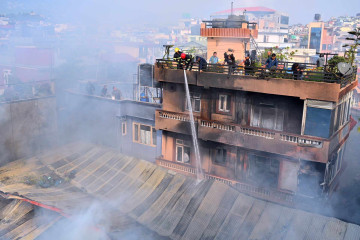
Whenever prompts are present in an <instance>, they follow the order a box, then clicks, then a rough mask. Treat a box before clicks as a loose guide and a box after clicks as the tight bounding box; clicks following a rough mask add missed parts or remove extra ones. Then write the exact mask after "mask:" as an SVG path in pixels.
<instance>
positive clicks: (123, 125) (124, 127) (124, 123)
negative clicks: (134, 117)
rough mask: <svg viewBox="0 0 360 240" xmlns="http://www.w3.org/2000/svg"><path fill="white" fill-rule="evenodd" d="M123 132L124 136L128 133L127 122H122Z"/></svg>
mask: <svg viewBox="0 0 360 240" xmlns="http://www.w3.org/2000/svg"><path fill="white" fill-rule="evenodd" d="M121 133H122V135H123V136H125V135H126V122H122V123H121Z"/></svg>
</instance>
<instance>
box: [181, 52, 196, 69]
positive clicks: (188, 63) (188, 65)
mask: <svg viewBox="0 0 360 240" xmlns="http://www.w3.org/2000/svg"><path fill="white" fill-rule="evenodd" d="M181 61H182V68H183V69H184V67H185V70H188V69H189V70H190V71H191V69H192V65H193V57H192V56H191V55H190V54H185V53H182V54H181Z"/></svg>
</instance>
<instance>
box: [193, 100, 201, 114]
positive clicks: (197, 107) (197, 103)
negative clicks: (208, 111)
mask: <svg viewBox="0 0 360 240" xmlns="http://www.w3.org/2000/svg"><path fill="white" fill-rule="evenodd" d="M193 110H194V112H200V99H194V109H193Z"/></svg>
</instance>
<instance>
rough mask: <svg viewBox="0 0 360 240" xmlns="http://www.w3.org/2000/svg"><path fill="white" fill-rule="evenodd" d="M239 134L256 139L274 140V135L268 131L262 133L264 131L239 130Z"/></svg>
mask: <svg viewBox="0 0 360 240" xmlns="http://www.w3.org/2000/svg"><path fill="white" fill-rule="evenodd" d="M239 132H241V133H243V134H245V135H251V136H257V137H263V138H266V139H274V138H275V133H274V132H270V131H264V130H259V129H254V128H244V127H242V128H240V131H239Z"/></svg>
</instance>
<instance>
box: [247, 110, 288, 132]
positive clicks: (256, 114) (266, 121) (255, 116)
mask: <svg viewBox="0 0 360 240" xmlns="http://www.w3.org/2000/svg"><path fill="white" fill-rule="evenodd" d="M250 126H252V127H259V128H266V129H272V130H278V131H283V127H284V111H283V110H282V109H279V108H275V107H274V106H271V105H265V104H260V105H255V106H253V107H252V111H251V121H250Z"/></svg>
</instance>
